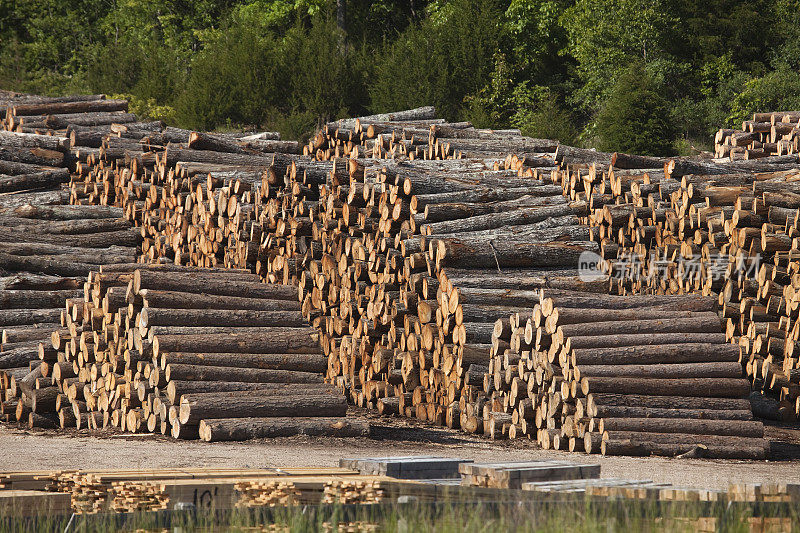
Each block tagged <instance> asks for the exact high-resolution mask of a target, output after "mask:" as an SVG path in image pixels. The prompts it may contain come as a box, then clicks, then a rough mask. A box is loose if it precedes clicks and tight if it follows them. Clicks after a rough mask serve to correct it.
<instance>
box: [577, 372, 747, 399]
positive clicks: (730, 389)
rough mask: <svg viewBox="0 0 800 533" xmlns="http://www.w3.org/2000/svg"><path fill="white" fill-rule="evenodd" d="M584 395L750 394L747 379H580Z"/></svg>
mask: <svg viewBox="0 0 800 533" xmlns="http://www.w3.org/2000/svg"><path fill="white" fill-rule="evenodd" d="M581 390H582V392H583V394H584V395H587V394H589V393H590V392H591V393H615V394H646V395H653V396H693V397H711V398H743V397H746V396H747V395H748V394H749V393H750V384H749V382H748V381H747V380H746V379H734V378H682V379H648V378H620V377H613V378H603V377H584V378H581Z"/></svg>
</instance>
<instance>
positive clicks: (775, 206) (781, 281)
mask: <svg viewBox="0 0 800 533" xmlns="http://www.w3.org/2000/svg"><path fill="white" fill-rule="evenodd" d="M0 118H2V125H3V131H0V223H1V225H2V239H0V241H2V246H1V248H2V249H1V250H0V330H2V339H0V340H1V341H2V344H0V395H2V398H1V399H2V404H1V407H0V417H1V418H0V443H2V445H1V448H2V450H3V452H4V453H3V454H2V455H3V457H0V502H3V503H0V505H3V504H6V505H10V506H11V507H13V508H14V509H15V510H16V511H18V512H21V513H23V514H33V511H34V510H36V509H41V508H43V507H48V508H49V507H52V508H53V512H54V513H55V516H61V514H63V513H66V514H67V515H70V514H72V513H75V514H76V515H81V516H82V517H83V515H87V516H85V517H83V518H82V520H90V522H87V523H86V524H89V526H88V527H100V528H103V527H111V526H110V525H108V524H107V523H105V522H103V520H115V519H114V518H113V516H115V515H114V513H116V514H118V515H120V516H123V515H124V516H128V515H130V513H134V512H135V513H140V512H151V513H152V512H156V511H159V512H160V511H170V512H171V513H173V514H169V515H168V516H169V517H170V518H169V520H173V521H175V520H179V519H180V517H182V516H184V515H178V516H176V515H175V514H174V513H175V512H177V511H178V510H180V509H184V508H185V507H186V506H192V509H195V511H194V512H197V511H196V510H197V509H198V508H201V507H202V508H204V509H205V508H208V507H209V506H210V507H212V508H213V509H215V510H219V511H221V510H227V512H228V513H229V515H226V516H228V518H230V517H231V516H233V515H231V514H230V513H233V511H236V512H237V513H240V512H242V513H245V515H244V516H246V517H248V519H251V518H252V516H253V515H252V512H255V511H253V509H257V510H258V513H262V512H265V511H264V510H265V509H267V510H268V512H269V513H274V512H276V509H278V508H285V509H291V508H293V507H294V506H295V505H299V504H301V503H302V504H313V505H315V506H320V505H321V506H322V507H315V509H316V511H315V513H316V514H314V515H313V516H314V520H317V519H319V520H320V521H322V522H324V523H326V524H328V527H333V526H331V525H330V520H332V519H335V520H342V522H341V523H339V522H337V524H338V526H336V527H339V529H337V530H338V531H345V530H348V531H349V530H354V531H361V530H370V528H371V527H372V526H370V524H372V522H370V520H372V521H374V520H375V517H374V516H372V517H371V518H369V517H367V518H365V517H364V516H362V514H360V513H364V512H367V511H365V509H369V510H370V511H369V512H374V511H375V509H384V507H381V506H383V505H385V504H388V503H390V502H391V503H398V502H406V503H408V502H413V503H414V505H422V504H423V503H424V502H442V501H451V502H455V503H454V505H456V506H457V505H458V502H463V501H465V500H468V501H471V502H481V501H485V502H498V501H515V502H522V503H524V505H526V506H527V505H532V506H533V505H548V506H550V507H548V509H551V510H552V511H553V513H554V514H553V516H551V517H550V518H548V519H553V520H561V519H564V517H563V516H562V515H563V513H569V512H572V511H571V509H572V508H573V507H572V506H568V507H566V508H565V507H564V506H563V505H561V504H563V503H564V502H565V501H571V502H572V503H574V501H575V500H574V498H576V497H580V498H589V499H590V500H591V501H592V502H593V503H598V502H603V501H605V502H607V501H608V500H609V499H612V500H615V501H617V500H622V501H623V502H625V503H624V504H622V505H632V506H633V507H632V508H634V509H636V510H637V512H644V511H641V510H642V509H643V508H644V506H645V505H646V504H647V505H655V504H657V503H658V504H659V505H661V503H660V502H664V503H663V504H664V505H668V506H669V509H670V511H669V512H670V513H672V512H675V513H677V514H675V515H674V516H673V515H672V514H669V513H667V514H660V515H659V520H675V521H676V524H678V528H680V527H688V528H691V529H697V528H707V527H710V528H711V530H715V528H718V527H726V526H724V524H723V523H722V522H720V521H721V520H724V519H725V518H724V517H720V516H717V515H715V514H714V512H713V511H710V510H709V509H710V508H713V509H717V508H718V507H719V506H724V505H728V506H729V507H728V508H729V509H730V508H731V507H730V505H732V504H734V503H735V504H736V506H735V507H734V508H735V509H746V510H747V511H746V512H748V513H753V514H752V515H750V516H749V518H748V519H747V520H750V522H748V523H746V524H745V525H747V526H748V527H750V529H751V530H753V531H755V530H758V531H766V530H769V531H773V530H774V531H784V530H787V529H786V528H787V527H788V528H789V530H790V529H791V527H792V525H794V526H795V527H796V526H797V522H796V520H797V517H796V516H795V515H793V514H792V513H791V512H790V511H791V510H792V509H794V510H795V511H796V504H797V502H798V500H800V483H798V478H799V477H800V422H798V414H800V363H798V361H799V359H798V357H800V349H799V351H798V352H797V353H795V351H794V349H795V346H800V344H799V343H800V320H798V310H799V309H800V244H798V243H800V239H799V238H798V236H799V235H800V233H798V228H800V216H798V214H800V185H797V184H800V159H799V158H800V145H799V144H798V143H800V133H799V132H800V129H799V127H800V112H761V113H756V114H755V115H754V116H753V117H752V119H751V120H748V121H745V122H744V123H743V124H742V126H741V129H740V130H733V129H725V128H723V129H720V130H719V132H718V133H717V135H716V137H715V139H714V140H715V143H716V146H715V153H706V154H703V155H701V156H696V157H655V156H641V155H635V154H626V153H622V152H614V153H607V152H601V151H597V150H593V149H585V148H577V147H573V146H568V145H566V144H562V143H559V142H558V141H555V140H548V139H538V138H532V137H526V136H523V135H521V134H520V132H519V131H517V130H489V129H481V128H476V127H474V126H473V125H472V124H471V123H469V122H448V121H446V120H444V119H441V118H437V114H436V110H435V109H434V108H433V107H421V108H415V109H409V110H405V111H398V112H394V113H386V114H378V115H370V116H362V117H359V118H350V119H342V120H338V121H334V122H330V123H327V124H325V125H324V126H323V127H321V128H320V129H319V130H318V131H317V132H316V133H315V134H314V135H313V136H311V137H310V138H309V140H308V141H307V142H298V141H287V140H282V139H281V136H280V134H279V133H277V132H270V131H263V132H246V133H219V132H216V133H210V132H202V131H194V130H187V129H180V128H176V127H170V126H166V125H165V124H164V123H163V122H161V121H141V120H140V119H139V118H138V117H137V115H136V114H134V113H131V112H130V110H129V102H128V101H126V100H122V99H112V98H107V97H105V95H89V96H71V97H42V96H36V95H30V94H20V93H12V92H3V93H2V97H1V98H0ZM796 356H798V357H796ZM244 441H246V442H244ZM198 491H199V492H198ZM198 493H201V494H205V493H208V494H210V495H212V494H213V497H211V496H209V498H211V500H203V499H202V498H200V500H198V496H197V495H198ZM666 502H669V503H668V504H667V503H666ZM675 502H683V503H685V504H688V502H691V503H692V507H691V509H689V510H687V508H685V507H675ZM332 505H335V506H336V507H337V508H338V506H339V505H344V506H345V508H346V509H349V511H348V513H349V514H346V516H345V515H336V516H333V515H331V514H330V512H329V511H326V510H325V509H330V508H331V506H332ZM376 505H377V506H378V507H375V506H376ZM181 506H183V507H181ZM326 506H327V507H326ZM424 508H425V509H431V508H429V507H424ZM455 508H456V509H457V508H458V507H455ZM433 509H435V508H433ZM598 509H599V510H598V512H601V511H600V509H606V507H598ZM392 512H398V511H396V510H395V511H392ZM431 512H434V511H431ZM648 512H650V511H648ZM109 513H112V514H111V515H109ZM787 513H788V514H787ZM1 515H2V511H0V518H1ZM95 515H97V516H95ZM109 516H112V518H109ZM158 516H162V518H161V519H162V520H164V518H163V515H158ZM192 516H196V515H192ZM236 516H237V517H238V516H240V515H239V514H236ZM270 516H271V517H272V518H270V519H274V517H273V515H270ZM382 516H383V515H382ZM459 516H461V515H459ZM468 516H470V515H468ZM510 516H512V514H507V513H506V514H501V515H500V518H493V519H494V520H501V521H502V520H508V519H509V517H510ZM546 516H550V515H546ZM383 518H385V516H383ZM429 518H430V520H432V521H433V522H431V523H435V521H436V520H441V519H442V517H441V516H435V517H429ZM393 519H396V520H406V519H405V518H402V517H401V518H396V517H395V518H393ZM572 519H574V518H572ZM727 519H729V520H730V519H733V520H736V519H739V515H736V516H734V517H728V518H727ZM92 520H93V522H91V521H92ZM292 520H299V518H298V517H293V518H292ZM643 520H644V518H643ZM322 522H321V523H322ZM345 522H347V524H350V525H346V524H345ZM170 523H172V522H170ZM86 524H84V525H86ZM704 524H705V525H704ZM709 524H710V525H709ZM373 525H374V524H373ZM539 525H541V524H539ZM532 526H533V525H532V524H531V527H532ZM315 527H316V526H315ZM320 527H322V526H321V525H320ZM342 527H344V529H342ZM376 527H378V526H376ZM381 527H382V526H381ZM498 527H499V526H498ZM347 528H352V529H347Z"/></svg>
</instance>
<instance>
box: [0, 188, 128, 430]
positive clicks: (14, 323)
mask: <svg viewBox="0 0 800 533" xmlns="http://www.w3.org/2000/svg"><path fill="white" fill-rule="evenodd" d="M44 194H46V193H44ZM29 199H30V198H29ZM0 222H1V223H2V227H3V237H2V238H0V245H2V252H0V333H1V334H2V338H0V400H2V407H0V416H2V418H3V419H4V420H6V421H8V420H12V419H13V420H17V421H20V422H23V423H25V424H28V425H29V426H31V427H32V426H43V427H53V426H57V425H58V419H57V418H55V416H54V413H55V411H54V407H55V401H56V399H57V393H58V391H57V389H56V388H55V387H53V386H51V383H50V379H49V376H50V375H51V372H52V371H53V369H52V367H51V366H49V365H48V364H45V365H44V366H43V367H42V364H43V361H47V362H48V363H49V362H52V361H55V357H56V351H55V350H54V349H52V348H51V347H50V337H51V333H52V332H53V330H58V332H59V334H61V335H64V334H68V329H66V328H67V327H68V323H67V322H66V321H65V318H64V314H65V312H64V302H65V300H66V301H71V300H74V299H78V298H80V297H82V296H83V291H82V290H81V289H82V288H83V278H85V277H86V276H87V275H88V273H89V272H90V271H92V270H94V269H97V268H99V267H100V265H103V264H108V263H119V262H132V261H135V259H136V245H137V244H138V242H139V235H138V233H137V231H136V230H135V229H134V228H132V227H131V224H130V222H129V221H127V220H125V219H124V218H121V210H120V209H117V208H113V207H104V206H68V205H31V204H24V205H21V206H19V207H15V208H6V209H2V210H0ZM77 333H78V332H77V331H76V334H77ZM42 372H44V374H42ZM45 377H47V378H48V379H46V380H45V379H43V378H45Z"/></svg>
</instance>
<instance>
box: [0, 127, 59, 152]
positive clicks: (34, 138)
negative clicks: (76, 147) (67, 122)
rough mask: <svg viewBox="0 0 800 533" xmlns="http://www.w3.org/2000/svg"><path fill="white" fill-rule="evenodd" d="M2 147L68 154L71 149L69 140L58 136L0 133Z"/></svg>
mask: <svg viewBox="0 0 800 533" xmlns="http://www.w3.org/2000/svg"><path fill="white" fill-rule="evenodd" d="M0 145H2V146H9V147H14V148H43V149H45V150H55V151H57V152H64V153H66V152H67V150H68V149H69V139H68V138H66V137H59V136H56V135H36V134H32V133H17V132H12V131H0Z"/></svg>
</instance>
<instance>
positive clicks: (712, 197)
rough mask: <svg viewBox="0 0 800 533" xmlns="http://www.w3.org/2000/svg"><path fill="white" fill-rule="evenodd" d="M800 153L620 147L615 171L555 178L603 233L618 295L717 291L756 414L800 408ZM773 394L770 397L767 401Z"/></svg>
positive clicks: (607, 268)
mask: <svg viewBox="0 0 800 533" xmlns="http://www.w3.org/2000/svg"><path fill="white" fill-rule="evenodd" d="M797 157H798V156H797V155H796V154H795V155H788V156H781V157H769V158H761V159H758V160H756V161H734V162H728V163H722V162H703V161H689V160H668V161H666V162H663V163H662V166H661V168H657V167H655V165H656V164H658V163H659V162H661V160H658V161H653V160H652V159H651V158H642V157H636V158H634V157H631V156H627V155H624V154H615V159H616V160H617V162H618V163H620V162H621V164H622V165H623V166H624V167H635V166H637V165H639V166H641V167H647V168H628V169H622V170H617V169H615V168H612V169H610V170H609V171H608V172H603V171H599V170H597V169H596V168H592V167H590V168H584V169H581V168H567V169H564V170H562V171H559V172H554V173H553V174H552V176H551V179H552V180H553V182H554V183H558V184H560V185H562V186H563V187H564V190H565V193H566V194H567V195H568V196H569V197H570V198H572V199H573V200H584V201H585V200H587V199H591V203H592V209H591V212H590V214H589V215H588V216H587V217H585V218H583V219H582V220H583V221H584V222H585V223H587V224H589V225H591V226H592V227H593V228H595V231H596V232H597V233H598V234H599V245H600V249H601V252H600V255H601V256H602V258H603V261H602V263H603V264H602V267H601V268H602V270H603V271H604V272H606V273H607V274H609V275H611V277H612V278H614V284H615V287H614V291H615V292H617V293H619V294H683V293H699V294H705V295H714V296H718V298H719V311H720V314H721V316H722V317H723V318H724V319H725V331H726V338H727V339H728V340H729V341H731V342H733V343H737V344H739V345H740V346H741V348H742V351H743V358H742V363H743V365H744V367H745V370H746V372H747V376H748V377H749V379H750V381H751V383H752V385H753V387H754V389H756V390H762V391H763V392H764V393H767V395H768V398H767V399H766V400H764V401H762V400H761V399H760V396H759V398H758V400H759V401H758V402H757V403H756V404H755V405H756V408H757V413H758V415H759V416H762V417H768V418H774V419H781V420H793V419H794V418H795V417H796V415H797V413H798V412H800V400H798V397H799V396H800V372H798V359H797V356H796V351H795V349H794V348H795V346H796V344H797V341H798V338H800V337H799V336H798V335H800V326H798V321H797V318H798V304H797V297H796V294H795V293H797V287H798V286H800V285H798V283H800V281H798V280H800V278H799V277H798V276H797V273H798V271H800V262H799V261H798V258H800V254H798V252H797V242H796V239H795V236H796V234H797V218H798V217H797V209H798V208H800V201H798V200H797V199H796V196H797V192H796V191H795V189H797V185H796V183H795V182H796V181H797V180H798V178H800V162H798V159H797ZM769 397H771V398H772V399H771V400H770V398H769Z"/></svg>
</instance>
